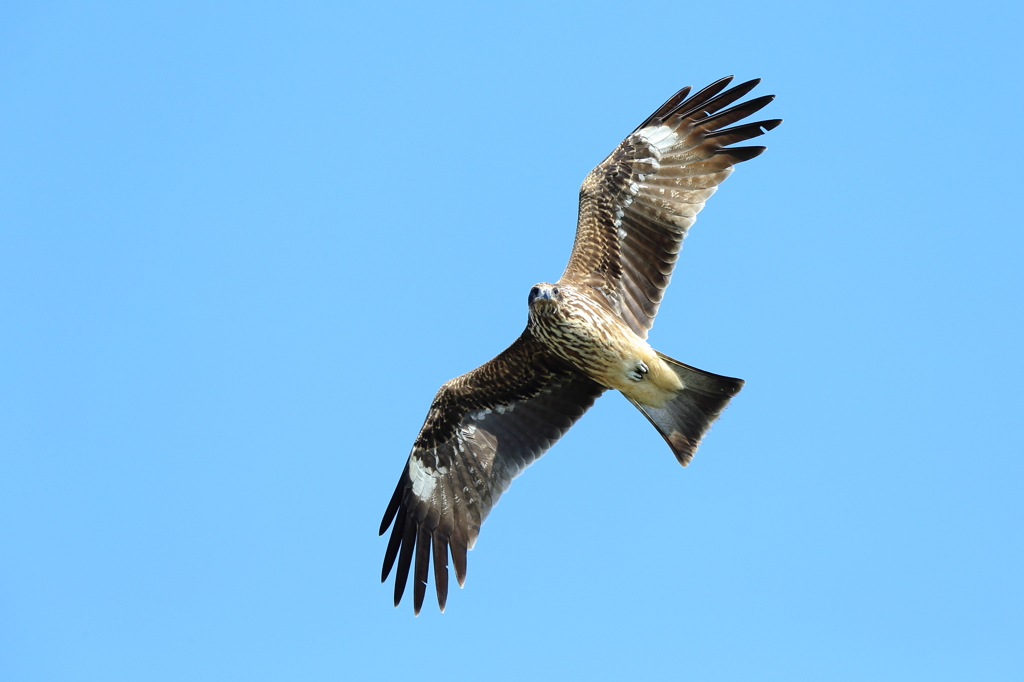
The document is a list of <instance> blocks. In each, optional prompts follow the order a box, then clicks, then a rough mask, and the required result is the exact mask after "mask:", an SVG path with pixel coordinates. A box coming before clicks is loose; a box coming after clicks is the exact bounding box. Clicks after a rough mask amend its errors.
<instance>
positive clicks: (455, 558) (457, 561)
mask: <svg viewBox="0 0 1024 682" xmlns="http://www.w3.org/2000/svg"><path fill="white" fill-rule="evenodd" d="M449 549H450V550H451V553H452V564H453V565H454V566H455V579H456V580H458V581H459V587H465V586H466V551H467V550H466V542H465V540H463V539H462V538H461V537H458V536H455V535H453V536H452V539H451V545H450V547H449Z"/></svg>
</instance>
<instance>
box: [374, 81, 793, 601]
mask: <svg viewBox="0 0 1024 682" xmlns="http://www.w3.org/2000/svg"><path fill="white" fill-rule="evenodd" d="M731 80H732V79H731V77H730V78H723V79H722V80H720V81H717V82H716V83H713V84H711V85H709V86H708V87H706V88H704V89H703V90H701V91H700V92H698V93H696V94H695V95H693V96H691V97H687V96H688V95H689V92H690V88H688V87H687V88H683V89H682V90H680V91H679V92H677V93H676V94H675V95H673V96H672V97H671V98H670V99H669V100H668V101H667V102H665V104H663V105H662V106H661V107H659V108H658V110H657V111H655V112H654V113H653V114H651V116H650V117H649V118H648V119H647V120H646V121H644V122H643V123H642V124H640V126H638V127H637V129H636V130H635V131H634V132H633V133H632V134H631V135H630V136H629V137H627V138H626V139H625V140H624V141H623V142H622V143H621V144H620V145H619V146H618V147H617V148H616V149H615V150H614V151H613V152H612V153H611V154H610V155H609V156H608V158H606V159H605V160H604V161H602V162H601V164H599V165H598V166H597V167H596V168H595V169H594V170H593V171H591V172H590V174H589V175H588V176H587V178H586V179H585V180H584V181H583V186H582V188H581V189H580V212H579V220H578V223H577V228H576V240H575V243H574V244H573V249H572V254H571V256H570V258H569V264H568V265H567V266H566V269H565V272H563V273H562V276H561V278H559V280H558V281H557V282H555V283H553V284H551V283H542V284H538V285H536V286H535V287H534V288H533V289H532V290H531V292H530V296H529V319H528V322H527V326H526V329H525V330H524V331H523V333H522V334H521V335H520V337H519V338H518V339H516V341H515V342H514V343H513V344H512V345H511V346H509V347H508V348H507V349H505V350H504V351H503V352H502V353H501V354H499V355H498V356H497V357H495V358H494V359H492V360H490V361H489V362H487V363H485V364H483V365H481V366H480V367H478V368H476V369H474V370H473V371H471V372H468V373H466V374H463V375H462V376H460V377H457V378H455V379H452V380H451V381H449V382H447V383H446V384H444V386H442V387H441V389H440V390H439V391H438V392H437V395H436V396H435V397H434V401H433V403H432V404H431V406H430V411H429V412H428V413H427V418H426V420H425V421H424V423H423V427H422V428H421V429H420V433H419V435H418V436H417V437H416V441H415V443H414V444H413V448H412V453H411V454H410V455H409V459H408V461H407V462H406V465H405V470H404V472H403V473H402V477H401V479H400V480H399V482H398V486H397V487H396V488H395V492H394V495H392V497H391V502H390V503H389V504H388V508H387V511H386V512H385V514H384V519H383V520H382V522H381V526H380V532H381V534H383V533H384V532H385V531H386V530H387V529H388V527H389V526H391V525H392V523H393V524H394V525H393V527H392V530H391V537H390V540H389V541H388V546H387V550H386V552H385V556H384V566H383V570H382V573H381V580H382V581H383V580H387V577H388V575H389V574H390V572H391V569H392V568H393V567H395V563H396V561H397V570H396V575H395V605H396V606H397V605H398V603H399V601H400V600H401V598H402V595H403V593H404V591H405V586H406V583H407V581H408V576H409V571H410V570H413V608H414V610H415V612H416V613H419V611H420V608H421V606H422V605H423V599H424V596H425V594H426V585H427V574H428V572H429V566H430V561H431V557H432V558H433V563H434V571H433V573H434V586H435V590H436V592H437V600H438V605H439V606H440V608H441V610H442V611H443V610H444V607H445V602H446V600H447V595H448V556H449V552H450V554H451V560H452V563H453V564H454V566H455V575H456V577H457V579H458V581H459V584H460V585H462V584H463V583H464V581H465V577H466V552H467V550H469V549H470V548H472V546H473V544H474V543H475V541H476V538H477V535H478V533H479V531H480V524H482V523H483V521H484V519H485V518H486V517H487V514H488V513H489V512H490V510H491V508H492V507H493V506H494V504H495V503H496V502H497V500H498V498H499V497H500V496H501V494H502V493H504V492H505V490H507V489H508V486H509V485H510V484H511V482H512V479H513V478H515V477H516V476H517V475H519V473H521V472H522V470H523V469H525V468H526V467H527V466H529V465H530V464H531V463H532V462H533V461H534V460H536V459H537V458H538V457H540V456H541V455H543V454H544V453H545V452H546V451H547V450H548V448H550V447H551V446H552V445H553V444H554V443H555V441H557V440H558V439H559V438H560V437H561V436H562V435H563V434H564V433H565V432H566V431H568V430H569V428H570V427H571V426H572V425H573V423H575V422H576V420H577V419H579V418H580V417H581V416H583V413H584V412H586V411H587V409H588V408H589V407H590V406H591V405H592V404H593V403H594V401H595V400H596V399H597V398H598V396H600V395H601V394H602V393H603V392H604V391H606V390H609V389H616V390H619V391H620V392H622V393H623V395H625V396H626V398H627V399H628V400H629V401H630V402H631V403H633V405H635V406H636V407H637V409H639V410H640V411H641V412H642V413H643V414H644V416H645V417H647V419H648V420H649V421H650V422H651V423H652V424H653V425H654V427H655V428H656V429H657V430H658V432H659V433H661V435H662V436H663V437H664V438H665V441H666V442H667V443H668V445H669V447H670V448H671V450H672V452H673V453H674V454H675V456H676V458H677V459H678V460H679V462H680V463H681V464H683V465H684V466H685V465H686V464H687V463H688V462H689V461H690V459H691V458H692V457H693V454H694V452H695V451H696V449H697V446H698V445H699V444H700V440H701V438H702V437H703V435H704V434H705V432H706V431H707V430H708V428H709V427H710V426H711V424H712V422H714V420H715V419H716V418H717V417H718V415H719V414H720V413H721V411H722V410H723V409H724V408H725V406H726V404H727V403H728V402H729V400H730V399H731V398H732V397H733V396H734V395H736V393H738V392H739V390H740V389H741V388H742V386H743V382H742V381H741V380H739V379H732V378H729V377H723V376H719V375H716V374H711V373H709V372H704V371H702V370H699V369H696V368H694V367H690V366H688V365H684V364H683V363H681V362H678V361H676V360H673V359H672V358H669V357H668V356H666V355H663V354H661V353H659V352H657V351H655V350H654V349H652V348H651V347H650V346H649V345H648V343H647V341H646V338H647V332H648V330H649V329H650V328H651V326H652V324H653V323H654V317H655V315H656V314H657V311H658V306H659V304H660V303H661V299H662V296H663V294H664V291H665V288H666V287H667V286H668V283H669V279H670V278H671V276H672V270H673V268H674V267H675V262H676V259H677V258H678V254H679V250H680V248H681V247H682V242H683V238H684V236H685V235H686V231H687V229H689V227H690V225H692V224H693V222H694V220H695V217H696V215H697V213H698V212H699V211H700V210H701V209H702V208H703V207H704V202H705V201H706V200H707V198H708V197H710V196H711V194H713V193H714V191H715V190H716V188H717V187H718V185H719V184H720V183H721V182H722V181H723V180H724V179H725V178H726V177H727V176H728V175H729V174H730V173H731V172H732V169H733V166H734V165H735V164H737V163H739V162H741V161H746V160H748V159H751V158H753V157H755V156H757V155H758V154H760V153H761V152H762V151H764V147H729V146H727V145H731V144H735V143H737V142H742V141H744V140H748V139H751V138H754V137H757V136H759V135H762V134H763V133H764V132H766V131H768V130H771V129H772V128H774V127H776V126H777V125H778V124H779V123H781V121H780V120H778V119H774V120H766V121H758V122H754V123H746V124H740V125H733V124H735V123H738V122H739V121H741V120H742V119H744V118H746V117H747V116H749V115H751V114H753V113H754V112H756V111H758V110H759V109H761V108H762V107H764V106H765V105H766V104H768V102H770V101H771V100H772V99H773V96H770V95H769V96H765V97H758V98H756V99H751V100H749V101H747V102H744V103H742V104H739V105H735V106H733V104H734V103H735V102H736V101H737V100H739V99H740V98H742V97H743V96H744V95H746V94H747V93H748V92H750V90H752V89H753V88H754V86H755V85H757V83H758V81H757V80H753V81H748V82H746V83H743V84H741V85H737V86H735V87H732V88H728V86H729V84H730V83H731ZM727 88H728V89H727ZM730 126H731V127H730Z"/></svg>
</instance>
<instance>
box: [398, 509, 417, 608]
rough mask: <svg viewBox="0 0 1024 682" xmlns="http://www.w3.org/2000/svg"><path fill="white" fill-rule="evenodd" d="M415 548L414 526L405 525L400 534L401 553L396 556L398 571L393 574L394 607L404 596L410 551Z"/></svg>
mask: <svg viewBox="0 0 1024 682" xmlns="http://www.w3.org/2000/svg"><path fill="white" fill-rule="evenodd" d="M415 546H416V524H415V523H406V524H405V532H404V533H403V534H402V551H401V552H399V554H398V570H397V571H396V572H395V606H398V605H399V604H400V603H401V601H402V595H403V594H405V583H406V582H408V580H409V566H410V565H411V564H412V551H413V549H414V548H415Z"/></svg>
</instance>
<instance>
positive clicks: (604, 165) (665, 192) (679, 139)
mask: <svg viewBox="0 0 1024 682" xmlns="http://www.w3.org/2000/svg"><path fill="white" fill-rule="evenodd" d="M731 81H732V77H729V78H723V79H722V80H720V81H717V82H716V83H712V84H711V85H709V86H708V87H706V88H704V89H703V90H701V91H700V92H698V93H697V94H695V95H693V96H692V97H690V98H687V95H688V94H689V92H690V88H689V87H686V88H683V89H682V90H680V91H679V92H677V93H676V94H675V95H673V96H672V98H671V99H669V100H668V101H667V102H665V104H663V105H662V106H661V107H660V108H659V109H658V110H657V111H655V112H654V113H653V114H651V116H650V117H649V118H648V119H647V120H646V121H644V122H643V123H642V124H640V126H639V127H638V128H637V129H636V130H635V131H634V132H633V134H631V135H630V136H629V137H627V138H626V139H625V140H623V142H622V144H620V145H619V146H618V147H617V148H616V149H615V151H613V152H612V153H611V155H609V156H608V158H606V159H605V160H604V161H603V162H601V163H600V164H599V165H598V166H597V167H596V168H595V169H594V170H593V171H591V172H590V174H589V175H588V176H587V178H586V179H585V180H584V181H583V186H582V187H581V188H580V212H579V221H578V223H577V228H576V241H575V243H574V244H573V249H572V255H571V256H570V258H569V264H568V265H567V266H566V268H565V272H564V273H562V277H561V280H560V281H565V282H571V283H573V284H585V285H589V286H591V287H594V288H595V289H597V290H598V291H600V292H601V293H602V294H604V296H605V298H606V299H607V300H608V303H609V304H610V305H611V306H612V308H613V309H614V310H615V311H616V312H617V313H618V314H619V315H620V316H621V317H622V319H623V321H625V322H626V323H627V324H628V325H629V326H630V328H632V330H633V331H634V332H636V333H637V334H638V335H639V336H640V337H641V338H647V330H649V329H650V328H651V326H652V325H653V324H654V317H655V315H656V314H657V312H658V306H659V305H660V303H661V299H662V297H663V296H664V293H665V289H666V287H668V283H669V280H670V279H671V276H672V270H673V269H674V268H675V263H676V259H677V258H678V257H679V250H680V249H681V248H682V243H683V238H684V237H685V236H686V231H687V230H688V229H689V228H690V225H692V224H693V222H694V220H696V216H697V213H698V212H700V210H701V209H702V208H704V202H705V201H707V199H708V197H710V196H711V195H712V194H714V192H715V190H716V189H717V187H718V185H719V184H720V183H721V182H722V181H723V180H725V178H727V177H728V176H729V174H730V173H731V172H732V169H733V166H734V165H735V164H737V163H740V162H741V161H746V160H748V159H752V158H754V157H755V156H757V155H758V154H760V153H761V152H763V151H764V149H765V148H764V147H727V146H726V145H730V144H733V143H736V142H741V141H743V140H749V139H751V138H754V137H757V136H759V135H762V134H764V133H765V132H767V131H768V130H771V129H772V128H774V127H776V126H777V125H779V124H780V123H781V122H782V121H781V120H780V119H773V120H767V121H758V122H755V123H746V124H743V125H739V126H735V127H732V128H729V127H727V126H731V125H732V124H733V123H736V122H737V121H740V120H742V119H744V118H746V117H747V116H749V115H751V114H753V113H754V112H756V111H758V110H760V109H761V108H762V107H764V106H765V105H766V104H768V103H769V102H770V101H772V99H774V95H767V96H764V97H758V98H756V99H752V100H750V101H748V102H744V103H742V104H739V105H737V106H734V107H731V108H728V109H726V107H729V105H731V104H732V103H733V102H735V101H736V100H738V99H740V98H741V97H743V96H744V95H746V94H747V93H748V92H750V91H751V90H752V89H753V88H754V86H756V85H757V84H758V82H760V81H759V80H752V81H748V82H746V83H743V84H741V85H737V86H736V87H733V88H731V89H728V90H726V87H727V86H728V85H729V83H730V82H731ZM723 91H724V92H723Z"/></svg>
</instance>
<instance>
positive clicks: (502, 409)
mask: <svg viewBox="0 0 1024 682" xmlns="http://www.w3.org/2000/svg"><path fill="white" fill-rule="evenodd" d="M604 390H605V389H604V387H603V386H601V385H599V384H597V383H596V382H594V381H592V380H591V379H588V378H586V377H584V376H582V375H580V374H578V373H576V372H574V371H571V370H568V369H566V368H565V367H564V366H563V365H561V364H560V363H559V362H558V361H557V360H555V359H554V358H552V357H551V356H549V355H548V354H547V352H546V351H545V350H544V349H543V348H542V347H541V346H540V344H539V343H537V342H536V341H534V340H533V339H532V338H531V337H530V336H529V335H528V334H525V333H524V334H523V336H521V337H520V338H519V339H518V340H517V341H516V342H515V343H514V344H512V346H510V347H509V348H508V349H506V350H505V351H504V352H503V353H501V354H500V355H499V356H497V357H496V358H494V359H493V360H491V361H489V362H487V363H485V364H484V365H481V366H480V367H478V368H477V369H475V370H473V371H472V372H469V373H468V374H464V375H462V376H461V377H458V378H456V379H452V380H451V381H449V382H448V383H446V384H445V385H444V386H442V387H441V389H440V390H439V391H438V392H437V396H435V398H434V402H433V403H432V404H431V407H430V412H429V413H428V414H427V419H426V421H425V422H424V424H423V428H422V429H421V430H420V434H419V436H418V437H417V438H416V442H415V444H414V445H413V449H412V453H411V454H410V456H409V461H408V462H407V463H406V465H405V471H404V472H403V473H402V477H401V479H400V480H399V482H398V487H397V488H396V489H395V493H394V495H393V496H392V497H391V502H390V503H389V504H388V508H387V511H386V512H385V514H384V519H383V520H382V521H381V526H380V533H381V535H383V534H384V532H385V531H386V530H387V529H388V526H390V525H391V524H392V522H394V526H393V528H392V530H391V537H390V540H389V541H388V547H387V551H386V553H385V555H384V566H383V569H382V571H381V581H382V582H383V581H385V580H387V577H388V575H389V574H390V573H391V569H392V567H394V565H395V561H396V559H397V561H398V567H397V570H396V573H395V606H398V603H399V602H400V601H401V599H402V595H403V593H404V592H405V585H406V581H407V580H408V576H409V570H410V567H413V569H414V575H413V608H414V610H415V612H416V613H419V611H420V607H421V606H422V605H423V598H424V596H425V594H426V585H427V573H428V569H429V564H430V559H431V555H433V560H434V587H435V589H436V591H437V602H438V605H439V606H440V607H441V610H442V611H443V610H444V607H445V603H446V600H447V597H448V551H449V548H450V549H451V557H452V562H453V563H454V564H455V575H456V577H457V578H458V581H459V585H462V584H463V583H464V582H465V579H466V552H467V550H469V549H471V548H472V547H473V544H474V543H475V542H476V538H477V535H478V534H479V532H480V524H482V523H483V521H484V519H485V518H487V514H488V513H489V512H490V510H491V509H492V508H493V507H494V505H495V503H496V502H497V501H498V498H499V497H500V496H501V494H502V493H504V492H505V491H506V490H507V489H508V487H509V485H510V484H511V482H512V479H513V478H515V477H516V476H518V475H519V474H520V473H522V471H523V470H524V469H525V468H526V467H527V466H529V465H530V464H531V463H533V462H534V461H535V460H536V459H537V458H538V457H540V456H541V455H543V454H544V453H545V452H546V451H547V450H548V448H550V447H551V446H552V445H553V444H554V443H555V441H557V440H558V439H559V438H561V437H562V435H563V434H564V433H565V432H566V431H568V430H569V427H571V426H572V425H573V424H574V423H575V422H576V420H577V419H579V418H580V417H581V416H583V413H584V412H586V411H587V409H588V408H589V407H590V406H591V405H593V404H594V400H596V399H597V397H598V396H600V395H601V393H603V392H604ZM414 556H415V563H414V562H413V557H414Z"/></svg>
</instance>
